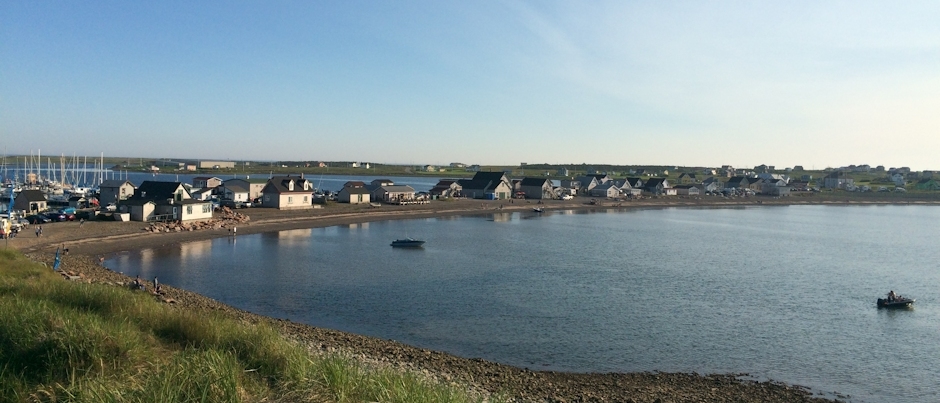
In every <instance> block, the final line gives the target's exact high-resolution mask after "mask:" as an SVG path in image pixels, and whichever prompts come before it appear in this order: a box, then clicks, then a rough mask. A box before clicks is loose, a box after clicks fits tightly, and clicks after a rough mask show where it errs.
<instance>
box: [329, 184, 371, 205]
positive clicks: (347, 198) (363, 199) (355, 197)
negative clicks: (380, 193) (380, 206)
mask: <svg viewBox="0 0 940 403" xmlns="http://www.w3.org/2000/svg"><path fill="white" fill-rule="evenodd" d="M359 183H362V182H359ZM337 199H338V200H339V202H340V203H349V204H367V203H369V202H371V201H372V194H371V193H370V192H369V189H366V186H365V184H362V185H361V186H356V185H355V184H353V185H349V182H347V186H343V188H342V189H341V190H340V191H339V195H337Z"/></svg>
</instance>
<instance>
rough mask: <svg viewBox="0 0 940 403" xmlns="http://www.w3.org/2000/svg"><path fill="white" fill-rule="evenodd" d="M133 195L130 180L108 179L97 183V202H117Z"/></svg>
mask: <svg viewBox="0 0 940 403" xmlns="http://www.w3.org/2000/svg"><path fill="white" fill-rule="evenodd" d="M133 195H134V184H133V183H131V182H130V181H126V180H119V179H109V180H106V181H104V182H101V184H100V185H98V202H99V203H101V204H102V205H107V204H108V203H114V204H119V203H120V202H121V201H123V200H127V199H128V198H130V197H131V196H133Z"/></svg>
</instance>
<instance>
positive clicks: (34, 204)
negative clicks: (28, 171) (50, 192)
mask: <svg viewBox="0 0 940 403" xmlns="http://www.w3.org/2000/svg"><path fill="white" fill-rule="evenodd" d="M48 208H49V206H48V201H47V200H46V195H45V194H44V193H43V192H42V191H41V190H32V189H30V190H23V191H21V192H20V193H19V194H17V195H16V198H15V199H13V210H17V211H23V212H25V213H26V214H35V213H39V212H43V211H46V209H48Z"/></svg>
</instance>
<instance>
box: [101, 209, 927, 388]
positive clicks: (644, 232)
mask: <svg viewBox="0 0 940 403" xmlns="http://www.w3.org/2000/svg"><path fill="white" fill-rule="evenodd" d="M938 218H940V209H937V208H935V207H929V206H851V207H849V206H763V207H747V208H706V209H693V208H665V209H648V210H596V211H588V210H570V211H553V212H548V213H543V214H536V213H529V212H515V213H498V214H486V215H471V216H461V217H444V218H431V219H420V220H398V221H383V222H371V223H363V224H354V225H348V226H337V227H328V228H314V229H304V230H292V231H282V232H277V233H265V234H257V235H248V236H238V237H237V238H222V239H214V240H208V241H200V242H193V243H187V244H183V245H179V246H175V247H171V248H164V249H148V250H141V251H135V252H129V253H125V254H122V255H118V256H115V257H113V258H111V259H109V260H108V261H106V263H105V264H106V266H108V267H109V268H112V269H113V270H116V271H122V272H124V273H125V274H128V275H131V276H134V275H137V274H139V275H140V276H141V277H143V278H147V279H152V278H153V277H154V276H158V277H159V278H160V281H161V282H163V283H165V284H170V285H173V286H177V287H180V288H185V289H188V290H192V291H195V292H199V293H202V294H204V295H207V296H209V297H212V298H215V299H218V300H220V301H222V302H225V303H228V304H230V305H233V306H236V307H238V308H242V309H246V310H249V311H252V312H256V313H259V314H263V315H268V316H272V317H278V318H287V319H291V320H294V321H298V322H303V323H308V324H311V325H315V326H323V327H330V328H335V329H340V330H345V331H350V332H355V333H360V334H365V335H370V336H374V337H380V338H384V339H394V340H398V341H401V342H404V343H408V344H411V345H415V346H420V347H425V348H431V349H435V350H441V351H446V352H450V353H453V354H456V355H460V356H465V357H481V358H485V359H489V360H493V361H497V362H501V363H505V364H510V365H515V366H519V367H528V368H531V369H536V370H562V371H577V372H608V371H617V372H632V371H655V370H658V371H670V372H671V371H681V372H693V371H694V372H699V373H714V372H719V373H748V374H750V375H751V376H754V377H757V378H759V379H773V380H776V381H782V382H787V383H792V384H798V385H804V386H808V387H811V388H813V389H814V390H817V391H823V392H839V393H843V394H848V395H851V396H852V399H851V400H852V401H861V402H880V401H889V400H890V401H893V402H924V401H937V400H938V399H940V388H938V386H937V383H936V382H935V374H934V368H937V367H938V366H940V345H938V344H937V343H936V342H935V341H936V340H937V339H938V338H940V327H938V323H940V304H938V300H937V295H936V294H937V285H938V284H940V272H938V270H937V269H936V267H937V265H938V262H940V250H938V248H937V247H936V242H935V236H936V228H935V225H934V223H936V222H937V220H938ZM404 236H413V237H416V238H421V239H426V240H427V241H428V243H427V244H426V245H425V248H423V249H417V250H403V249H397V248H391V247H390V246H389V242H390V241H391V240H393V239H395V238H400V237H404ZM889 289H893V290H894V291H896V292H898V293H901V294H903V295H905V296H910V297H913V298H916V299H917V303H916V304H915V308H914V309H913V310H904V311H895V310H879V309H877V308H876V307H875V299H876V298H877V297H879V296H882V295H884V294H885V293H886V292H887V291H888V290H889Z"/></svg>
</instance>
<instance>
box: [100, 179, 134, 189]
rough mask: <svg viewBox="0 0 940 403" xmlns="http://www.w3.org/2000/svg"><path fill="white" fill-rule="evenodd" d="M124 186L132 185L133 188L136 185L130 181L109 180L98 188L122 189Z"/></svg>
mask: <svg viewBox="0 0 940 403" xmlns="http://www.w3.org/2000/svg"><path fill="white" fill-rule="evenodd" d="M124 184H128V185H131V186H132V187H133V186H134V184H133V183H131V182H130V181H128V180H124V179H108V180H106V181H104V182H101V184H100V185H98V188H99V189H100V188H119V187H121V186H124Z"/></svg>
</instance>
